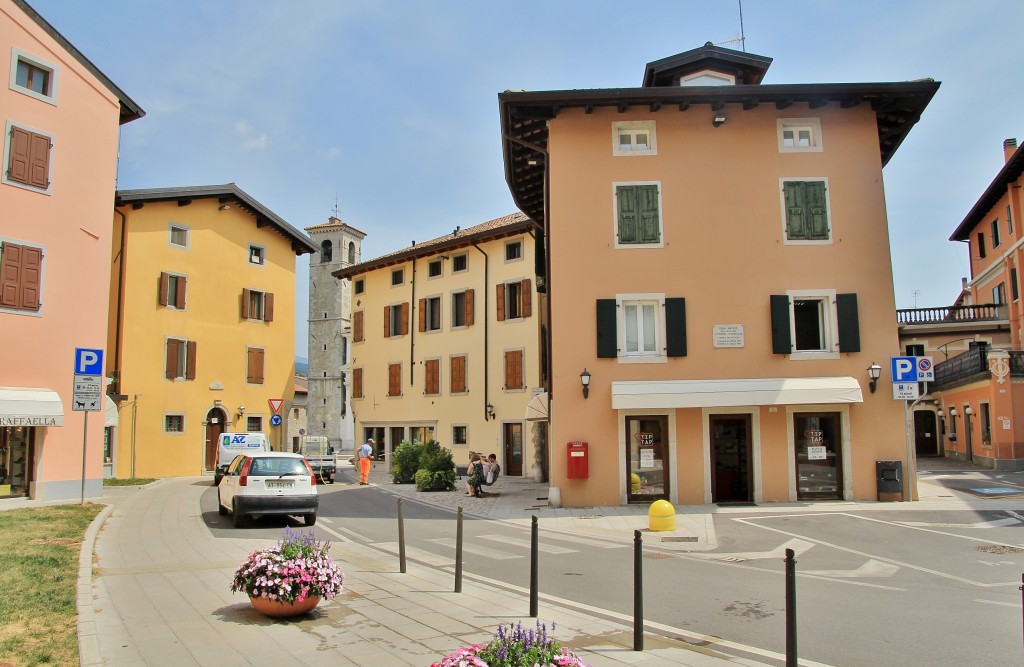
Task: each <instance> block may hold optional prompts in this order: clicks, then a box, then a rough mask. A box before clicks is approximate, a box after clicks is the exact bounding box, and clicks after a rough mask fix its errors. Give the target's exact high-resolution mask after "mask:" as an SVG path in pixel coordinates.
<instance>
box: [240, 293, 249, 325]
mask: <svg viewBox="0 0 1024 667" xmlns="http://www.w3.org/2000/svg"><path fill="white" fill-rule="evenodd" d="M242 319H243V320H247V319H249V290H247V289H243V290H242Z"/></svg>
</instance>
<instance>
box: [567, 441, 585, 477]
mask: <svg viewBox="0 0 1024 667" xmlns="http://www.w3.org/2000/svg"><path fill="white" fill-rule="evenodd" d="M565 468H566V477H568V478H569V479H586V478H587V477H590V445H588V444H587V443H585V442H583V441H582V440H573V441H572V442H570V443H569V444H568V445H567V446H566V462H565Z"/></svg>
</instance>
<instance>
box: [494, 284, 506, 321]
mask: <svg viewBox="0 0 1024 667" xmlns="http://www.w3.org/2000/svg"><path fill="white" fill-rule="evenodd" d="M495 287H497V290H495V303H497V310H498V321H499V322H504V321H505V285H504V284H501V285H496V286H495Z"/></svg>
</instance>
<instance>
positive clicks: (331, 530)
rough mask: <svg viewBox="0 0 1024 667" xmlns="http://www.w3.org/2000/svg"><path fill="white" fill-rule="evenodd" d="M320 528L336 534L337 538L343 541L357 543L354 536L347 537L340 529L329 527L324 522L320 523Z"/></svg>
mask: <svg viewBox="0 0 1024 667" xmlns="http://www.w3.org/2000/svg"><path fill="white" fill-rule="evenodd" d="M320 530H322V531H324V532H325V533H330V534H331V535H333V536H335V537H336V538H338V539H339V540H340V541H342V542H350V543H352V544H355V543H356V541H355V540H353V539H352V538H350V537H346V536H345V535H342V534H341V533H339V532H338V531H336V530H334V529H333V528H328V527H327V526H324V525H323V524H321V525H320ZM342 530H344V529H342Z"/></svg>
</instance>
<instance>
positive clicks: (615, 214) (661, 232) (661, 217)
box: [612, 181, 665, 250]
mask: <svg viewBox="0 0 1024 667" xmlns="http://www.w3.org/2000/svg"><path fill="white" fill-rule="evenodd" d="M623 185H624V186H629V185H656V186H658V242H657V243H619V200H618V188H619V186H623ZM661 195H662V187H661V181H615V182H613V183H612V238H613V239H615V248H616V249H620V248H621V249H634V250H635V249H643V248H664V247H665V203H664V201H662V196H661Z"/></svg>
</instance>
